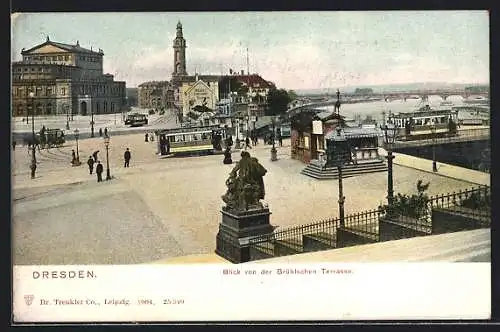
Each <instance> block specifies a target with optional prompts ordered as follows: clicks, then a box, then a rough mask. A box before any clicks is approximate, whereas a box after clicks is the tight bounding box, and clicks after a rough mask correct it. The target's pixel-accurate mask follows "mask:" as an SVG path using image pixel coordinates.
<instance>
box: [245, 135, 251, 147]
mask: <svg viewBox="0 0 500 332" xmlns="http://www.w3.org/2000/svg"><path fill="white" fill-rule="evenodd" d="M245 145H246V146H245V147H246V148H250V149H251V148H252V146H251V145H250V138H249V137H248V136H247V138H246V139H245Z"/></svg>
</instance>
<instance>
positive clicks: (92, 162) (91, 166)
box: [87, 156, 94, 175]
mask: <svg viewBox="0 0 500 332" xmlns="http://www.w3.org/2000/svg"><path fill="white" fill-rule="evenodd" d="M87 165H89V173H90V174H91V175H92V172H93V171H94V159H92V156H89V160H87Z"/></svg>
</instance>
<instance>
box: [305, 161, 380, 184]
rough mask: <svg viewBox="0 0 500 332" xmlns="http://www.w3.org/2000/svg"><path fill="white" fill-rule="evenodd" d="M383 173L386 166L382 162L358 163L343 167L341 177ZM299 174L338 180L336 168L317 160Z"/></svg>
mask: <svg viewBox="0 0 500 332" xmlns="http://www.w3.org/2000/svg"><path fill="white" fill-rule="evenodd" d="M385 171H387V164H386V163H385V162H384V161H383V160H370V161H360V162H358V163H357V164H349V165H345V166H344V167H343V168H342V177H343V178H344V177H351V176H356V175H361V174H366V173H374V172H385ZM300 173H301V174H304V175H307V176H310V177H312V178H315V179H318V180H330V179H338V170H337V167H332V166H328V167H325V166H323V163H322V162H320V161H319V160H311V162H310V163H309V164H308V165H307V166H306V167H305V168H304V169H303V170H302V171H301V172H300Z"/></svg>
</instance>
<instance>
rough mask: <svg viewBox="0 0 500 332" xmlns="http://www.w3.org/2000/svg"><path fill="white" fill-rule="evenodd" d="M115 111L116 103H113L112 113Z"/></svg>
mask: <svg viewBox="0 0 500 332" xmlns="http://www.w3.org/2000/svg"><path fill="white" fill-rule="evenodd" d="M114 111H115V103H111V113H113V112H114Z"/></svg>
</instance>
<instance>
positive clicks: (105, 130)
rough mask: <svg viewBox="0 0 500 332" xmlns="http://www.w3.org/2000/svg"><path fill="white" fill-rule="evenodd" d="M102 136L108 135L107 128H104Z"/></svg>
mask: <svg viewBox="0 0 500 332" xmlns="http://www.w3.org/2000/svg"><path fill="white" fill-rule="evenodd" d="M104 137H108V128H104Z"/></svg>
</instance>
